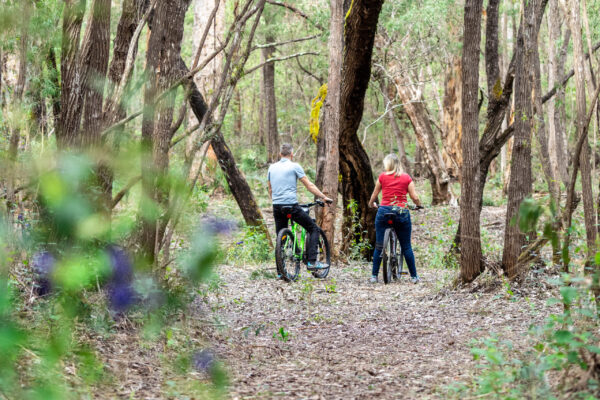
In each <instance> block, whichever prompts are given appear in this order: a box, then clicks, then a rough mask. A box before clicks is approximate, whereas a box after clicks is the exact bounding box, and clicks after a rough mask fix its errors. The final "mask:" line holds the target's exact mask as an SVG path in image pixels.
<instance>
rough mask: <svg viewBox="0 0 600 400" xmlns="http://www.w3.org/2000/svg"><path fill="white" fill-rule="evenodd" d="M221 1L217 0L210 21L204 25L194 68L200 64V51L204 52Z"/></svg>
mask: <svg viewBox="0 0 600 400" xmlns="http://www.w3.org/2000/svg"><path fill="white" fill-rule="evenodd" d="M220 4H221V2H220V1H219V0H215V7H214V8H213V10H212V12H211V13H210V16H209V17H208V21H207V22H206V26H205V27H204V32H202V38H201V39H200V42H199V43H198V49H197V50H196V56H195V57H194V63H193V64H192V69H194V68H196V67H197V66H198V62H199V61H200V53H202V48H203V47H204V42H206V37H207V36H208V32H209V31H210V28H211V25H213V21H214V19H215V16H216V15H217V10H218V9H219V5H220Z"/></svg>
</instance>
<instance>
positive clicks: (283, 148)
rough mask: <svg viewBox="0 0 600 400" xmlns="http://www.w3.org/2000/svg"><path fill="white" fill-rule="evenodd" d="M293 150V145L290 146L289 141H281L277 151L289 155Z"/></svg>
mask: <svg viewBox="0 0 600 400" xmlns="http://www.w3.org/2000/svg"><path fill="white" fill-rule="evenodd" d="M293 152H294V146H292V145H291V144H289V143H283V144H282V145H281V146H280V147H279V153H280V154H281V155H282V156H289V155H291V154H292V153H293Z"/></svg>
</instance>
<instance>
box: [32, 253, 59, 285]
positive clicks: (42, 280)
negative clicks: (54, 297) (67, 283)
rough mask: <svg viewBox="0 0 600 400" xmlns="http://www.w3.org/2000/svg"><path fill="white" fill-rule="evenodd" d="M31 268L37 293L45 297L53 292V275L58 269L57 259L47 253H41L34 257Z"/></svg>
mask: <svg viewBox="0 0 600 400" xmlns="http://www.w3.org/2000/svg"><path fill="white" fill-rule="evenodd" d="M31 267H32V269H33V274H34V282H35V289H34V290H35V293H36V294H37V295H38V296H45V295H47V294H49V293H50V292H51V291H52V281H51V275H52V272H53V271H54V268H55V267H56V258H54V256H53V255H52V253H49V252H47V251H45V250H44V251H39V252H37V253H35V254H34V255H33V258H32V261H31Z"/></svg>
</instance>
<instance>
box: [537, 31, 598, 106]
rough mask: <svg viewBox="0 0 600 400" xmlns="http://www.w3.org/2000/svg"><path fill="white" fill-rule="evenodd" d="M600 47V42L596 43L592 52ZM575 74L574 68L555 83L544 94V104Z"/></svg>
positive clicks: (588, 54)
mask: <svg viewBox="0 0 600 400" xmlns="http://www.w3.org/2000/svg"><path fill="white" fill-rule="evenodd" d="M598 49H600V42H598V43H596V44H595V45H594V47H592V51H591V52H592V53H595V52H596V50H598ZM588 58H590V53H586V55H585V59H586V60H587V59H588ZM573 75H575V70H574V69H572V70H570V71H569V72H568V73H567V74H566V75H565V76H563V78H562V80H561V81H560V83H558V84H557V85H555V86H554V87H553V88H552V89H551V90H550V91H549V92H548V93H546V94H545V95H544V97H542V104H544V103H546V102H547V101H548V100H550V99H551V98H552V97H553V96H554V95H555V94H556V90H557V89H558V88H559V87H563V86H565V85H566V84H567V82H569V79H571V78H572V77H573Z"/></svg>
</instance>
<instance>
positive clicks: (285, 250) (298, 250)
mask: <svg viewBox="0 0 600 400" xmlns="http://www.w3.org/2000/svg"><path fill="white" fill-rule="evenodd" d="M316 205H318V206H321V207H324V206H325V203H323V202H322V201H321V200H317V201H315V202H314V203H310V204H300V207H302V209H303V210H304V212H306V213H307V214H308V213H309V211H310V209H311V207H314V206H316ZM283 211H284V212H285V208H284V210H283ZM287 217H288V219H291V218H292V215H291V212H290V213H288V214H287ZM313 220H314V219H313ZM308 236H309V233H308V232H306V230H305V229H304V228H302V226H300V225H299V224H298V223H296V222H293V221H292V225H291V227H288V228H283V229H281V230H280V231H279V232H278V233H277V242H276V246H275V263H276V264H277V273H278V274H279V276H280V277H281V279H283V280H284V281H287V282H293V281H295V280H297V279H298V276H299V274H300V264H301V263H304V264H305V265H306V264H307V261H308V260H307V259H306V257H307V254H308V253H307V248H306V244H307V243H308ZM318 262H320V263H321V264H323V265H326V267H320V268H308V267H307V269H308V270H309V271H310V272H311V273H312V274H313V276H314V277H315V278H320V279H323V278H326V277H327V275H328V274H329V269H330V266H331V250H330V248H329V242H328V241H327V237H326V236H325V233H324V232H323V231H322V230H321V228H319V250H318V254H317V263H316V264H317V265H319V263H318Z"/></svg>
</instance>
